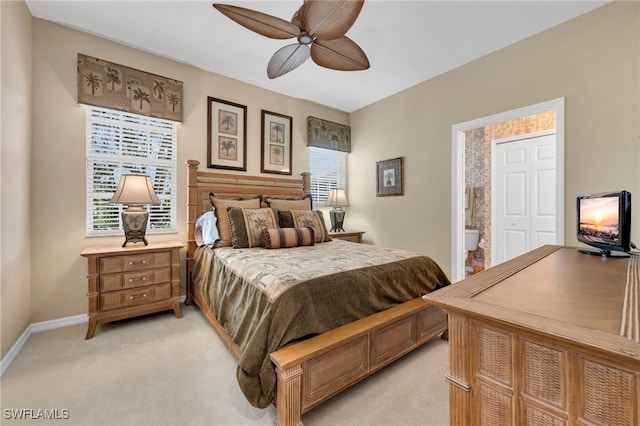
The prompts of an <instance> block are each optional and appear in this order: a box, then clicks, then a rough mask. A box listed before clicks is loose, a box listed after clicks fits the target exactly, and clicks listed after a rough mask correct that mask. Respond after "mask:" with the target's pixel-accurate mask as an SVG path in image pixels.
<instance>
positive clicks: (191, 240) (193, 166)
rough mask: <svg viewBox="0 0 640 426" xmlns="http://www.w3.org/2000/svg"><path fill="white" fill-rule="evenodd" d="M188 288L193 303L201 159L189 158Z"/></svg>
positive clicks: (190, 302) (187, 301)
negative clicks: (192, 275) (193, 273)
mask: <svg viewBox="0 0 640 426" xmlns="http://www.w3.org/2000/svg"><path fill="white" fill-rule="evenodd" d="M185 164H186V166H187V290H186V299H185V302H184V303H185V304H187V305H191V304H193V297H192V294H191V285H192V282H191V267H192V265H193V255H194V253H195V251H196V239H195V230H196V219H197V217H195V216H196V214H197V211H198V209H197V202H198V191H197V188H198V165H199V164H200V162H199V161H196V160H187V161H186V162H185Z"/></svg>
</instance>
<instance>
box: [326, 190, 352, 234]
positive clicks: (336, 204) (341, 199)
mask: <svg viewBox="0 0 640 426" xmlns="http://www.w3.org/2000/svg"><path fill="white" fill-rule="evenodd" d="M327 205H328V206H333V209H331V211H329V218H330V219H331V232H338V231H339V232H344V228H343V227H342V224H343V223H344V215H345V211H344V210H342V207H344V206H348V205H349V201H347V194H346V193H345V192H344V189H343V188H333V189H330V190H329V197H327Z"/></svg>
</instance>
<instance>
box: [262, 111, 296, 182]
mask: <svg viewBox="0 0 640 426" xmlns="http://www.w3.org/2000/svg"><path fill="white" fill-rule="evenodd" d="M260 151H261V159H260V171H261V172H262V173H277V174H281V175H290V174H291V117H289V116H287V115H282V114H276V113H275V112H269V111H265V110H262V147H261V150H260Z"/></svg>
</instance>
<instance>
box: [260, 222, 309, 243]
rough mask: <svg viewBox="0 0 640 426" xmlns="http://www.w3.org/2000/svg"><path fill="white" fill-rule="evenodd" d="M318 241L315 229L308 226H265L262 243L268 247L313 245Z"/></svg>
mask: <svg viewBox="0 0 640 426" xmlns="http://www.w3.org/2000/svg"><path fill="white" fill-rule="evenodd" d="M315 242H316V235H315V231H314V230H313V228H312V227H310V226H309V227H307V228H264V229H263V230H262V244H263V247H264V248H267V249H278V248H289V247H298V246H312V245H314V244H315Z"/></svg>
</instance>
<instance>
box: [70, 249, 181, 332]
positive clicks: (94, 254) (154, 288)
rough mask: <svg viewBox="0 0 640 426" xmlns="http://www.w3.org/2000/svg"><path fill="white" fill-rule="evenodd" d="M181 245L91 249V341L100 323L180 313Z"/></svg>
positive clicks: (88, 251)
mask: <svg viewBox="0 0 640 426" xmlns="http://www.w3.org/2000/svg"><path fill="white" fill-rule="evenodd" d="M182 247H184V244H182V243H180V242H165V243H155V244H149V245H146V246H143V245H139V246H128V247H120V246H91V247H87V248H85V249H84V250H83V251H82V253H81V256H84V257H86V258H87V261H88V270H89V272H88V275H87V280H88V286H89V292H88V294H87V296H88V298H89V313H88V314H89V326H88V329H87V336H86V338H87V339H91V338H92V337H93V334H94V332H95V330H96V326H97V325H98V324H102V323H106V322H111V321H116V320H120V319H124V318H130V317H134V316H138V315H144V314H150V313H152V312H159V311H165V310H169V309H173V311H174V313H175V315H176V316H177V317H178V318H182V312H181V311H180V249H181V248H182Z"/></svg>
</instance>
